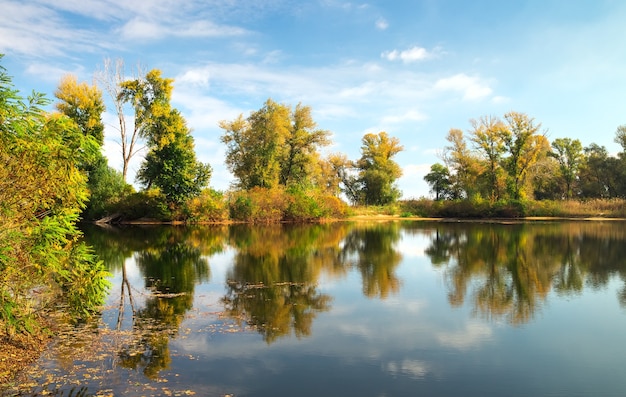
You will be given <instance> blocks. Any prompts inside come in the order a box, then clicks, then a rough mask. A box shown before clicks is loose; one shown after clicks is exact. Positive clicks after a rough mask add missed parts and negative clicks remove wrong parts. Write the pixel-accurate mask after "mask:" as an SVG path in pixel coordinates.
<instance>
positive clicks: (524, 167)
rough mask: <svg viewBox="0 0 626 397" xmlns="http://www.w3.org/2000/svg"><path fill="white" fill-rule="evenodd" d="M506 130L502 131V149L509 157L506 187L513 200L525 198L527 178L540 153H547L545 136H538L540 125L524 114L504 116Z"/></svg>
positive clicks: (512, 113)
mask: <svg viewBox="0 0 626 397" xmlns="http://www.w3.org/2000/svg"><path fill="white" fill-rule="evenodd" d="M504 119H505V120H506V128H505V129H504V130H503V139H504V147H505V148H506V151H507V153H508V155H509V157H508V158H507V159H506V160H505V168H506V171H507V173H508V187H509V193H510V195H511V197H512V198H513V199H515V200H519V199H522V198H524V197H526V196H527V194H526V193H525V192H524V187H525V186H526V182H527V178H528V176H529V173H530V172H531V170H532V169H533V166H534V165H535V164H536V163H537V161H538V160H539V159H540V156H541V155H542V153H547V152H548V151H549V146H548V142H547V140H546V139H545V136H543V135H539V134H538V133H539V130H540V128H541V124H535V121H534V119H532V118H530V117H528V116H527V115H526V114H524V113H518V112H509V113H507V114H505V115H504Z"/></svg>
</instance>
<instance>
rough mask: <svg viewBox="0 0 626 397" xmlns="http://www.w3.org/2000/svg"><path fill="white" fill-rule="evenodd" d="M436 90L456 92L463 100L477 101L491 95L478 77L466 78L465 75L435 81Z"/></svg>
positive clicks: (489, 89) (489, 90)
mask: <svg viewBox="0 0 626 397" xmlns="http://www.w3.org/2000/svg"><path fill="white" fill-rule="evenodd" d="M434 88H435V89H436V90H441V91H458V92H461V93H462V94H463V99H464V100H478V99H482V98H484V97H487V96H489V95H491V93H492V92H493V91H492V89H491V88H490V87H489V86H488V85H487V84H486V83H485V82H484V81H482V80H481V79H479V78H478V77H472V76H468V75H466V74H465V73H459V74H455V75H454V76H451V77H446V78H442V79H439V80H437V82H436V83H435V85H434Z"/></svg>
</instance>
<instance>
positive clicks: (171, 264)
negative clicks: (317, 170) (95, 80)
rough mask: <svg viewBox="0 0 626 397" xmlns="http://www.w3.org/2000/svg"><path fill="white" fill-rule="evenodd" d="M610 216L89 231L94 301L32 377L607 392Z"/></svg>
mask: <svg viewBox="0 0 626 397" xmlns="http://www.w3.org/2000/svg"><path fill="white" fill-rule="evenodd" d="M625 226H626V224H625V223H622V222H568V223H556V222H555V223H551V222H546V223H532V224H480V223H428V222H388V223H358V224H351V223H337V224H329V225H307V226H285V225H282V226H281V225H277V226H258V227H249V226H230V227H228V226H216V227H208V226H207V227H184V228H183V227H126V228H122V229H98V228H89V229H88V230H86V239H87V240H88V242H89V243H90V244H91V245H93V246H94V248H95V250H96V252H97V253H98V254H99V255H100V256H101V257H102V258H103V260H104V261H105V262H106V264H107V266H108V267H109V269H110V272H111V273H112V275H113V277H112V283H113V287H112V289H111V293H110V296H109V297H108V300H107V307H106V310H105V311H104V312H103V314H102V317H101V318H100V319H99V321H98V322H97V323H95V324H88V325H85V326H83V327H81V329H80V330H79V331H80V332H77V333H68V334H67V335H64V336H63V338H62V340H61V342H60V343H59V344H58V345H57V346H56V347H54V348H53V349H51V350H50V351H49V352H48V353H47V354H46V355H45V356H44V357H43V358H42V359H41V360H40V362H39V363H38V366H37V367H36V369H35V370H33V374H32V375H31V377H32V379H33V383H32V385H37V386H36V387H35V389H34V390H36V391H37V390H39V391H41V390H43V389H47V390H56V391H57V392H58V393H59V394H64V395H72V393H74V394H77V393H82V394H81V395H93V394H100V395H116V396H117V395H119V396H122V395H124V396H150V395H155V396H161V395H197V396H225V395H230V396H237V397H243V396H251V397H266V396H271V397H277V396H375V397H383V396H385V397H391V396H624V395H626V227H625ZM43 385H47V386H43ZM28 386H29V385H26V384H25V385H23V386H22V388H23V390H33V389H28ZM31 393H32V391H31Z"/></svg>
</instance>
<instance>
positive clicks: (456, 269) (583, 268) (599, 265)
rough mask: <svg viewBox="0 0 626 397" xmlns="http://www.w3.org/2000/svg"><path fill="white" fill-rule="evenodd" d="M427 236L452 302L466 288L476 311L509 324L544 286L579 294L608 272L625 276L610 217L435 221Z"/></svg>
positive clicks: (532, 305)
mask: <svg viewBox="0 0 626 397" xmlns="http://www.w3.org/2000/svg"><path fill="white" fill-rule="evenodd" d="M431 236H432V237H431V244H430V246H429V247H428V248H427V249H426V250H425V252H426V254H427V255H428V256H429V257H430V258H431V262H432V264H433V265H434V266H436V267H442V268H443V269H444V275H445V279H446V281H447V283H448V288H449V296H448V298H449V302H450V304H451V305H452V306H460V305H462V304H463V303H464V301H465V299H466V297H467V296H468V295H469V296H471V301H472V304H473V307H474V311H475V313H476V314H477V315H480V316H482V317H486V318H490V319H496V320H499V319H504V320H506V321H507V322H508V323H510V324H514V325H517V324H524V323H526V322H528V321H530V320H531V319H532V318H533V317H534V315H535V313H536V312H537V311H538V310H539V309H540V308H541V306H542V304H543V302H545V300H546V299H547V295H548V293H549V292H550V290H554V291H555V292H556V293H558V294H577V293H580V292H581V291H582V289H583V286H584V284H585V282H586V283H587V284H588V285H589V286H590V287H593V288H598V287H600V286H604V285H606V283H607V282H608V280H609V279H610V275H611V274H612V273H618V274H619V275H620V276H621V278H622V279H623V280H626V266H625V264H624V263H623V260H622V259H621V258H624V255H626V244H624V243H625V242H626V235H625V233H624V231H623V228H615V227H614V225H611V224H605V223H582V222H579V223H576V222H567V223H546V224H523V223H518V224H510V225H504V224H457V225H452V224H440V225H438V226H437V227H436V231H435V232H433V233H432V234H431ZM585 280H586V281H585ZM625 292H626V289H624V290H623V291H622V292H621V293H620V296H619V297H618V298H619V299H620V302H622V304H623V302H624V300H623V299H624V297H626V293H625Z"/></svg>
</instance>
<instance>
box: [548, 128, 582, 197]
mask: <svg viewBox="0 0 626 397" xmlns="http://www.w3.org/2000/svg"><path fill="white" fill-rule="evenodd" d="M552 148H554V151H553V152H550V156H552V157H554V158H555V159H556V160H557V162H558V163H559V170H560V173H561V178H562V179H563V183H564V184H565V189H564V190H565V191H564V193H565V197H566V198H567V199H571V198H572V189H573V184H574V181H575V179H576V176H577V172H578V169H579V168H580V166H581V164H582V161H583V147H582V144H581V143H580V141H579V140H578V139H571V138H557V139H555V140H554V141H553V142H552Z"/></svg>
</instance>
